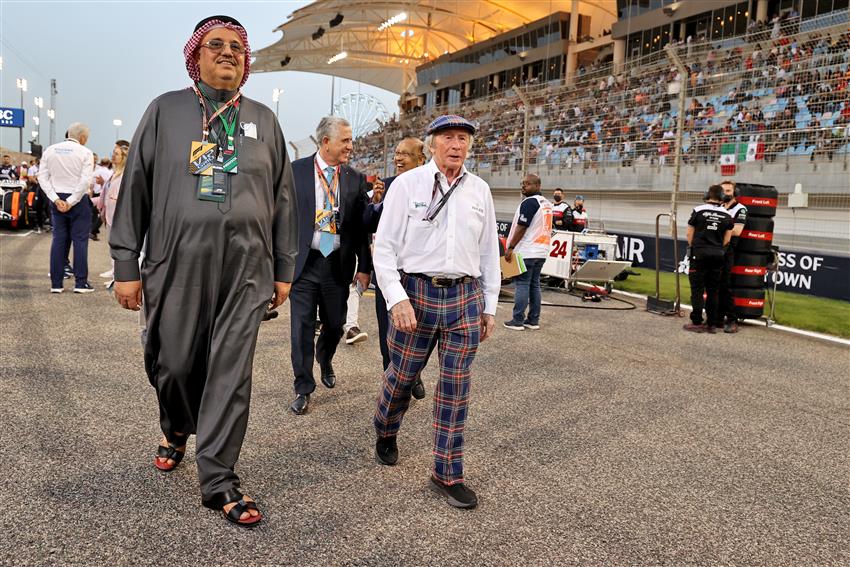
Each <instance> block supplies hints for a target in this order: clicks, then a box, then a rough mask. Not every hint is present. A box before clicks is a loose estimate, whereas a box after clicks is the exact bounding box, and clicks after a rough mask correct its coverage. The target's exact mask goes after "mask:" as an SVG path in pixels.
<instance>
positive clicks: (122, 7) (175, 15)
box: [0, 0, 398, 155]
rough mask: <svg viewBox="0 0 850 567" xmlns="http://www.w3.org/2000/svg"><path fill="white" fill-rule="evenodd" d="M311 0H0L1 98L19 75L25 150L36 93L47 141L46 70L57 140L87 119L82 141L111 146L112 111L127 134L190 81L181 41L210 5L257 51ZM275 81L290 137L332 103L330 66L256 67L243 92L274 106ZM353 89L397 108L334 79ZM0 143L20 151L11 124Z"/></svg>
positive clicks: (104, 148) (343, 89)
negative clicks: (312, 69) (235, 23)
mask: <svg viewBox="0 0 850 567" xmlns="http://www.w3.org/2000/svg"><path fill="white" fill-rule="evenodd" d="M308 3H309V2H303V1H282V2H258V1H243V2H240V1H233V2H194V1H192V2H190V1H179V0H177V1H175V0H171V1H168V2H159V1H146V2H135V1H116V0H113V1H102V2H39V1H33V0H27V1H8V0H0V56H2V58H3V69H2V71H0V106H2V107H15V108H18V107H20V91H19V90H18V89H17V87H16V81H15V80H16V78H19V77H23V78H26V79H27V83H28V92H26V93H25V94H24V108H25V109H26V114H27V115H26V120H27V127H26V128H25V129H24V149H25V151H27V150H28V149H29V144H28V143H27V142H28V140H29V139H30V132H31V131H32V130H34V129H35V125H34V122H33V120H32V116H33V115H34V112H35V111H36V110H37V109H36V108H35V105H34V103H33V98H34V97H36V96H40V97H42V98H43V99H44V110H42V112H41V140H42V143H43V145H44V146H45V147H46V146H47V142H48V139H49V121H48V118H47V108H48V106H49V100H50V79H56V81H57V87H58V91H59V94H58V96H57V99H56V100H57V104H56V136H57V139H61V136H62V135H63V134H64V132H65V130H66V129H67V126H68V124H70V123H71V122H77V121H80V122H85V123H86V124H88V125H89V127H90V128H91V138H90V141H89V144H88V146H89V147H90V148H91V149H92V150H93V151H95V152H96V153H98V154H107V155H108V154H109V153H111V151H112V144H113V142H114V141H115V139H116V129H115V127H114V126H113V125H112V121H113V120H114V119H116V118H118V119H120V120H122V122H123V125H122V126H121V127H120V130H119V132H118V134H119V135H120V137H121V138H127V139H129V138H130V137H131V136H132V133H133V131H134V130H135V128H136V125H137V124H138V122H139V119H140V118H141V116H142V113H143V112H144V111H145V108H147V106H148V104H149V103H150V101H151V100H153V99H154V98H155V97H157V96H158V95H160V94H162V93H164V92H167V91H171V90H176V89H180V88H183V87H187V86H189V84H190V79H189V77H188V75H187V74H186V68H185V64H184V61H183V46H184V44H185V43H186V41H187V40H188V38H189V36H190V35H191V33H192V30H193V29H194V27H195V24H196V23H198V21H200V20H201V19H203V18H205V17H207V16H210V15H215V14H227V15H230V16H232V17H234V18H236V19H237V20H239V21H240V22H241V23H242V25H244V26H245V28H246V30H247V31H248V38H249V41H250V43H251V47H252V49H254V50H257V49H260V48H263V47H267V46H269V45H271V44H272V43H274V42H275V41H277V40H278V39H279V38H280V33H279V32H275V31H274V28H276V27H277V26H279V25H280V24H282V23H284V22H285V21H286V19H287V17H288V16H289V14H291V13H292V12H293V11H294V10H296V9H298V8H300V7H302V6H304V5H306V4H308ZM274 88H282V89H283V90H284V94H283V95H282V97H281V102H280V122H281V126H282V128H283V132H284V135H285V136H286V137H287V140H292V141H295V140H300V139H303V138H305V137H306V136H308V135H310V134H311V133H313V132H314V130H315V126H316V124H318V122H319V119H320V118H321V117H322V116H324V115H326V114H328V113H329V111H330V106H331V78H330V77H329V76H327V75H318V74H313V73H300V72H295V71H289V72H275V73H255V74H252V75H251V77H250V78H249V79H248V82H247V83H246V85H245V87H244V89H243V91H244V93H245V95H246V96H248V97H250V98H253V99H255V100H258V101H260V102H262V103H264V104H266V105H267V106H269V107H270V108H272V110H274V103H273V102H272V90H273V89H274ZM358 92H362V93H366V94H371V95H373V96H375V97H377V98H378V99H379V100H380V101H381V102H383V104H384V105H385V106H386V108H387V110H388V111H389V112H390V113H395V112H396V109H397V104H396V102H397V100H398V96H397V95H395V94H393V93H390V92H388V91H384V90H381V89H378V88H375V87H371V86H368V85H362V84H360V83H357V82H354V81H349V80H344V79H337V82H336V88H335V94H336V98H337V100H338V99H339V97H340V96H341V95H344V94H348V93H358ZM0 146H3V147H5V148H9V149H11V150H17V149H18V130H17V129H13V128H0Z"/></svg>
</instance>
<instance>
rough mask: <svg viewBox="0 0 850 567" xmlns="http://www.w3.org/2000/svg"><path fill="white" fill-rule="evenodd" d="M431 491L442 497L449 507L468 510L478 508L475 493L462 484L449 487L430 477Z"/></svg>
mask: <svg viewBox="0 0 850 567" xmlns="http://www.w3.org/2000/svg"><path fill="white" fill-rule="evenodd" d="M431 490H433V491H434V492H436V493H437V494H439V495H440V496H444V497H445V498H446V501H447V502H448V503H449V505H450V506H454V507H455V508H464V509H467V510H469V509H471V508H475V507H476V506H478V497H477V496H476V495H475V492H473V490H472V489H471V488H467V487H466V485H465V484H463V483H462V482H459V483H457V484H452V485H451V486H449V485H446V484H443V483H442V482H440V481H439V480H437V479H435V478H434V477H433V476H432V477H431Z"/></svg>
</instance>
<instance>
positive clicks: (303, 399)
mask: <svg viewBox="0 0 850 567" xmlns="http://www.w3.org/2000/svg"><path fill="white" fill-rule="evenodd" d="M309 407H310V394H298V395H297V396H296V397H295V400H294V401H293V402H292V404H291V405H290V406H289V409H291V410H292V413H294V414H295V415H304V414H305V413H307V408H309Z"/></svg>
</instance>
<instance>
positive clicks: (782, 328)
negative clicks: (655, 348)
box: [614, 289, 850, 347]
mask: <svg viewBox="0 0 850 567" xmlns="http://www.w3.org/2000/svg"><path fill="white" fill-rule="evenodd" d="M614 293H616V294H619V295H624V296H626V297H631V298H634V299H642V300H644V301H646V296H645V295H640V294H637V293H629V292H627V291H620V290H616V289H615V290H614ZM682 309H687V310H688V311H693V307H691V306H690V305H686V304H684V303H683V304H682ZM740 322H741V323H744V324H747V325H755V326H758V327H766V328H768V329H775V330H777V331H782V332H784V333H792V334H795V335H802V336H804V337H811V338H813V339H819V340H822V341H827V342H831V343H837V344H840V345H843V346H847V347H850V340H848V339H842V338H841V337H835V336H833V335H826V334H824V333H815V332H814V331H806V330H804V329H797V328H794V327H786V326H785V325H777V324H776V323H774V324H773V325H767V324H765V322H764V321H757V320H754V319H742V320H741V321H740Z"/></svg>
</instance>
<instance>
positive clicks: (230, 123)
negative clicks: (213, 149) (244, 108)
mask: <svg viewBox="0 0 850 567" xmlns="http://www.w3.org/2000/svg"><path fill="white" fill-rule="evenodd" d="M210 102H211V103H212V104H213V109H215V110H218V106H216V104H215V103H214V102H212V101H210ZM225 114H229V115H230V120H228V119H227V118H225V117H224V115H225ZM238 115H239V111H238V110H237V109H236V108H233V107H231V108H230V109H229V111H225V112H222V113H221V114H219V115H218V117H219V118H220V119H221V124H222V126H223V127H224V133H225V134H226V135H227V151H229V152H232V151H234V146H233V133H234V132H235V131H236V122H237V118H238ZM211 133H212V135H213V136H214V137H215V138H216V142H218V135H217V134H216V132H215V130H212V132H211Z"/></svg>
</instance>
